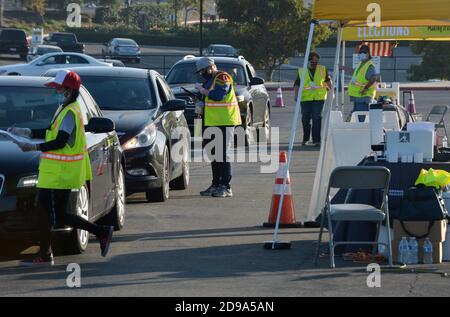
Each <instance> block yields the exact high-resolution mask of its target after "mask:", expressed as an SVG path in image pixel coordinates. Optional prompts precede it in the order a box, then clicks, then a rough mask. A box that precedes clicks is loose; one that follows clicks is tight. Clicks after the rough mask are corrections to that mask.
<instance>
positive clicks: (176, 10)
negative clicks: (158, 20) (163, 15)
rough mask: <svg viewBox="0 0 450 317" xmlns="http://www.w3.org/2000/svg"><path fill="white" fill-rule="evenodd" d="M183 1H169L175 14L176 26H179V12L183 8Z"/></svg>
mask: <svg viewBox="0 0 450 317" xmlns="http://www.w3.org/2000/svg"><path fill="white" fill-rule="evenodd" d="M181 1H182V0H169V1H168V3H169V5H170V8H171V9H172V12H173V13H172V14H173V16H174V26H175V27H178V13H179V12H180V10H181Z"/></svg>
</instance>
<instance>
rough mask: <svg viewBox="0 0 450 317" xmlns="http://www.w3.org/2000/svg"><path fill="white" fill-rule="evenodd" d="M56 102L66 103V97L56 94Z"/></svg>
mask: <svg viewBox="0 0 450 317" xmlns="http://www.w3.org/2000/svg"><path fill="white" fill-rule="evenodd" d="M56 100H57V101H58V103H59V104H63V103H64V101H66V96H65V95H64V94H58V93H57V94H56Z"/></svg>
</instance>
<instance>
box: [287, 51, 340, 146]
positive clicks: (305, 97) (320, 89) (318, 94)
mask: <svg viewBox="0 0 450 317" xmlns="http://www.w3.org/2000/svg"><path fill="white" fill-rule="evenodd" d="M319 60H320V56H319V54H317V53H315V52H312V53H311V54H309V58H308V61H309V64H308V68H307V73H306V75H305V84H304V86H303V93H302V99H301V101H302V102H301V107H302V124H303V142H302V145H306V144H307V143H308V142H309V139H310V136H311V130H312V138H313V145H314V146H316V147H320V131H321V129H322V110H323V105H324V104H325V100H326V99H327V94H328V90H330V89H331V77H330V75H329V74H328V71H327V69H326V67H325V66H323V65H319ZM302 74H303V68H300V69H299V70H298V75H297V80H296V81H295V83H294V90H295V100H296V101H297V98H298V92H299V87H300V80H301V78H302ZM311 121H312V126H311Z"/></svg>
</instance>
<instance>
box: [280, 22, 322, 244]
mask: <svg viewBox="0 0 450 317" xmlns="http://www.w3.org/2000/svg"><path fill="white" fill-rule="evenodd" d="M316 24H317V21H315V20H313V21H312V22H311V25H310V29H309V35H308V43H307V45H306V52H305V58H304V60H303V69H307V66H308V56H309V54H310V52H311V45H312V41H313V36H314V28H315V25H316ZM306 73H307V72H303V73H302V78H301V80H300V87H299V90H298V98H297V102H296V104H295V112H294V116H293V117H292V124H291V133H290V135H289V150H288V157H287V162H286V164H285V168H284V171H283V186H282V189H281V197H280V203H279V205H278V213H277V222H276V225H275V231H274V235H273V242H272V249H275V248H276V244H277V243H278V230H279V228H280V220H281V210H282V207H283V202H284V196H285V193H286V181H287V173H288V170H289V166H290V164H291V158H292V152H293V149H294V142H295V135H296V132H297V123H298V117H299V114H300V107H301V100H302V94H303V86H304V85H305V77H306Z"/></svg>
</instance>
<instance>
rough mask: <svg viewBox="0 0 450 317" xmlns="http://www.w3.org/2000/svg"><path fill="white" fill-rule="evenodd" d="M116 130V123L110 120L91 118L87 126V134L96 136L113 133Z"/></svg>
mask: <svg viewBox="0 0 450 317" xmlns="http://www.w3.org/2000/svg"><path fill="white" fill-rule="evenodd" d="M114 129H115V126H114V122H113V121H112V120H111V119H108V118H98V117H96V118H91V120H89V123H88V125H87V126H85V131H86V132H92V133H95V134H99V133H108V132H112V131H114Z"/></svg>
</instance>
